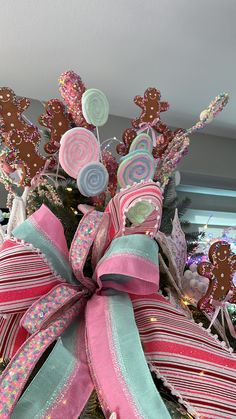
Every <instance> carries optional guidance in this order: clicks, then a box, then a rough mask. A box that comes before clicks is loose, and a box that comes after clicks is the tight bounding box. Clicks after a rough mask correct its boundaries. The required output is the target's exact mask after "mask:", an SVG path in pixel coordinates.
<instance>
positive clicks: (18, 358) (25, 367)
mask: <svg viewBox="0 0 236 419" xmlns="http://www.w3.org/2000/svg"><path fill="white" fill-rule="evenodd" d="M82 307H84V298H82V299H81V300H80V301H77V302H76V303H75V304H74V305H73V306H72V307H70V308H69V309H68V310H67V312H66V313H65V314H63V315H62V316H61V317H60V318H59V319H58V320H55V321H54V322H52V323H51V324H50V326H49V327H47V328H45V329H43V330H40V331H39V332H36V333H35V334H33V335H32V336H30V337H29V339H28V340H27V341H26V342H25V343H24V344H23V345H22V346H21V348H20V349H19V351H18V352H17V353H16V354H15V356H14V357H13V358H12V360H11V362H10V363H9V364H8V366H7V368H6V369H5V370H4V371H3V373H2V375H1V376H0V394H1V395H2V397H1V399H0V417H1V419H8V418H10V417H11V414H12V412H13V409H14V407H15V405H16V403H17V401H18V399H19V397H20V395H21V393H22V391H23V389H24V387H25V384H26V382H27V380H28V378H29V377H30V374H31V372H32V371H33V369H34V367H35V365H36V363H37V362H38V361H39V359H40V358H41V356H42V355H43V353H44V352H45V350H46V349H47V348H48V347H49V346H50V345H51V343H53V342H54V341H55V340H56V339H57V338H58V337H59V336H60V335H61V334H62V333H63V332H64V331H65V330H66V329H67V327H68V326H69V325H70V324H71V322H72V321H73V320H74V318H75V317H76V316H77V315H78V314H79V312H80V311H81V308H82Z"/></svg>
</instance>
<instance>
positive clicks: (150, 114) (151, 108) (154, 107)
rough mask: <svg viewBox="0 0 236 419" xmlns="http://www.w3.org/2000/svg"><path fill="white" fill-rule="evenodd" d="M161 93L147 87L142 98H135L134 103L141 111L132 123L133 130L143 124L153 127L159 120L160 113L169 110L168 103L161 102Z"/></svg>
mask: <svg viewBox="0 0 236 419" xmlns="http://www.w3.org/2000/svg"><path fill="white" fill-rule="evenodd" d="M160 99H161V93H160V91H159V90H157V89H156V88H155V87H149V88H148V89H147V90H145V92H144V97H142V96H135V98H134V103H136V105H138V106H139V107H140V108H141V109H142V112H141V115H140V116H139V117H138V118H136V119H134V120H133V121H132V125H133V127H134V128H139V127H141V126H142V125H143V124H147V125H149V126H154V125H155V124H156V123H157V122H158V121H159V119H160V113H161V112H164V111H167V109H169V104H168V102H161V101H160Z"/></svg>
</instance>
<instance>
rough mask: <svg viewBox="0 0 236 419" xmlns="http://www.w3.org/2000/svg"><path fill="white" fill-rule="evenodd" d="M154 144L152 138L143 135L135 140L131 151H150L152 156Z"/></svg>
mask: <svg viewBox="0 0 236 419" xmlns="http://www.w3.org/2000/svg"><path fill="white" fill-rule="evenodd" d="M152 149H153V144H152V139H151V137H150V136H149V135H148V134H146V133H141V134H139V135H137V137H136V138H134V140H133V142H132V144H131V146H130V149H129V150H130V151H135V150H145V151H148V152H149V153H150V154H151V153H152Z"/></svg>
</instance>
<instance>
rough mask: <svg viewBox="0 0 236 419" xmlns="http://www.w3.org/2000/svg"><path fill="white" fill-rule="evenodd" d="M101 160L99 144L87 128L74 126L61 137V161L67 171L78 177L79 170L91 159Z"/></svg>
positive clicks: (75, 177) (70, 174)
mask: <svg viewBox="0 0 236 419" xmlns="http://www.w3.org/2000/svg"><path fill="white" fill-rule="evenodd" d="M98 160H99V144H98V142H97V139H96V137H95V135H94V134H93V133H92V132H91V131H88V130H87V129H86V128H81V127H77V128H72V129H70V130H69V131H67V132H66V133H65V134H64V135H63V136H62V139H61V146H60V150H59V161H60V164H61V166H62V168H63V169H64V170H65V172H66V173H67V174H68V175H69V176H71V177H73V178H74V179H77V176H78V173H79V171H80V170H81V169H82V168H83V167H84V166H85V165H86V164H87V163H90V162H91V161H98Z"/></svg>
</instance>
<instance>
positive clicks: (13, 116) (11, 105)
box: [0, 87, 35, 136]
mask: <svg viewBox="0 0 236 419" xmlns="http://www.w3.org/2000/svg"><path fill="white" fill-rule="evenodd" d="M29 104H30V101H29V100H28V99H26V98H20V99H17V97H16V95H15V93H14V92H13V90H11V89H9V87H1V88H0V134H2V135H3V136H5V134H6V133H8V132H10V131H11V130H12V129H17V130H19V131H24V132H27V135H28V136H31V135H34V130H35V127H34V126H33V125H31V124H29V123H28V122H26V121H25V120H24V118H23V117H22V113H23V112H24V111H25V110H26V109H27V108H28V106H29Z"/></svg>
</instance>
